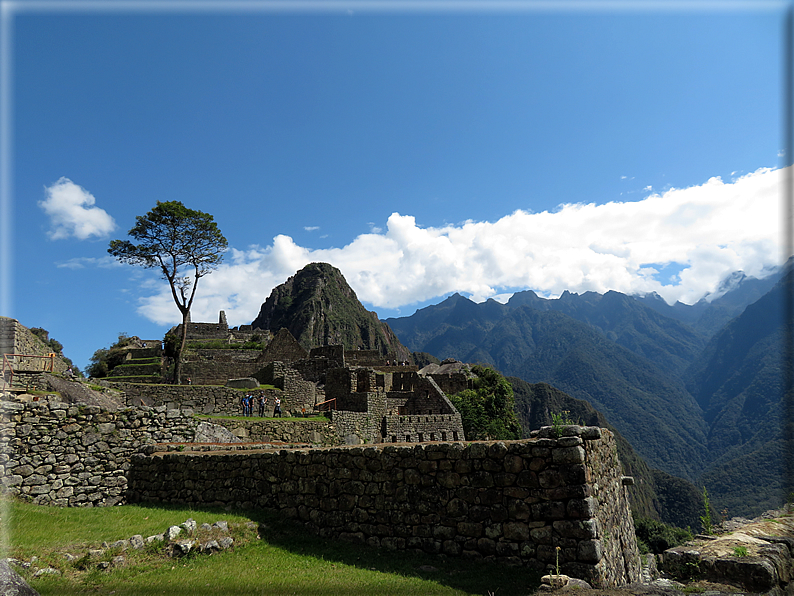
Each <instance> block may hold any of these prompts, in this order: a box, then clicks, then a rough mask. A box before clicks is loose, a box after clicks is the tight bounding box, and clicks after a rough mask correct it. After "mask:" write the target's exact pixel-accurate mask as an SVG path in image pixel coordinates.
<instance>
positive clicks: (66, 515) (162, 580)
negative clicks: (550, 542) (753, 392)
mask: <svg viewBox="0 0 794 596" xmlns="http://www.w3.org/2000/svg"><path fill="white" fill-rule="evenodd" d="M5 509H6V511H5V512H4V515H3V523H4V525H5V523H6V522H7V520H10V530H11V543H12V546H11V547H10V552H9V553H8V556H13V557H16V558H18V559H24V560H27V561H29V560H30V559H31V557H32V556H34V555H35V556H37V557H39V561H37V562H36V563H35V565H36V566H39V567H46V566H47V565H48V564H49V565H51V566H53V567H55V568H57V569H59V570H61V571H62V575H60V576H43V577H39V578H33V577H32V572H30V571H22V572H21V573H22V575H23V576H24V577H25V578H26V579H27V580H28V582H29V583H30V584H31V586H32V587H33V588H35V589H36V590H38V591H39V592H40V593H41V594H42V595H43V596H47V595H64V596H68V595H71V594H115V595H116V596H133V595H142V596H148V595H149V594H173V595H177V596H181V595H185V596H187V595H197V594H200V595H204V594H207V595H210V596H216V595H217V596H221V595H225V594H228V595H238V594H244V595H249V594H250V595H269V594H297V595H310V594H318V595H325V594H328V595H331V594H382V595H392V594H406V595H407V594H412V595H413V594H439V595H441V594H443V595H452V594H457V595H463V594H481V595H487V594H489V593H493V594H498V595H499V596H506V595H508V596H509V595H526V594H531V593H533V592H534V591H535V590H536V588H537V586H538V584H539V574H537V573H534V572H531V571H529V570H527V569H525V568H511V567H505V566H501V565H496V564H484V563H481V562H477V561H465V560H462V559H458V558H454V559H453V558H443V557H439V556H434V555H424V554H417V553H406V552H394V551H387V550H381V549H374V548H369V547H365V546H361V545H354V544H350V543H347V542H340V541H331V540H327V539H321V538H318V537H316V536H315V535H313V534H311V533H309V532H308V531H307V530H305V529H304V528H303V526H301V525H299V524H296V523H294V522H292V521H290V520H285V519H281V518H279V517H277V516H276V515H275V514H273V513H270V512H265V511H245V512H243V511H236V512H228V511H223V510H212V509H201V510H196V509H192V508H186V507H182V508H175V507H168V508H166V507H160V506H158V507H153V506H142V505H124V506H122V507H108V508H63V509H60V508H54V507H38V506H35V505H30V504H27V503H19V502H16V501H11V502H9V503H7V506H6V508H5ZM188 518H193V519H194V520H196V522H197V523H198V524H199V525H201V523H203V522H207V523H210V524H211V523H213V522H215V521H219V520H225V521H227V522H228V523H229V528H230V531H231V535H232V536H233V537H234V540H235V546H234V547H233V548H232V549H230V550H228V551H224V552H221V553H216V554H213V555H200V554H196V555H195V556H193V555H190V556H188V557H185V558H179V559H175V558H170V557H168V556H166V555H165V554H164V553H163V552H156V551H155V550H154V549H144V550H141V551H132V550H128V551H127V552H125V553H124V555H125V557H126V561H125V563H124V564H123V565H122V566H120V567H113V568H111V569H109V570H106V571H101V570H98V569H96V566H95V562H94V563H93V564H90V565H88V566H87V569H86V570H81V569H79V568H78V567H77V566H76V565H75V563H69V562H67V561H66V559H64V556H63V554H64V553H67V552H68V553H71V554H73V555H77V556H81V555H82V554H84V553H85V552H87V549H88V548H98V547H99V546H100V545H101V543H102V542H108V543H112V542H113V541H115V540H120V539H123V538H129V537H130V536H133V535H134V534H141V535H142V536H144V537H146V536H149V535H152V534H158V533H161V532H163V531H164V530H165V529H166V528H167V527H168V526H171V525H179V524H181V523H182V522H184V521H185V520H187V519H188ZM251 521H253V522H256V524H258V526H259V528H260V530H259V533H258V535H259V537H257V531H256V530H255V529H253V528H250V527H248V525H246V524H247V522H251ZM116 554H119V553H117V552H111V551H108V552H107V554H106V555H105V557H104V559H103V560H110V559H111V558H112V556H113V555H116ZM99 560H102V559H97V560H96V561H99Z"/></svg>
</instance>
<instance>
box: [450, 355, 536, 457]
mask: <svg viewBox="0 0 794 596" xmlns="http://www.w3.org/2000/svg"><path fill="white" fill-rule="evenodd" d="M472 372H473V373H474V374H475V375H477V376H476V378H475V379H474V383H473V386H474V388H473V389H466V390H465V391H461V392H460V393H457V394H455V395H451V396H450V398H449V399H450V401H451V402H452V403H453V405H454V406H455V407H456V408H457V409H458V411H459V412H460V416H461V418H462V421H463V432H465V433H466V438H467V439H469V440H472V441H476V440H484V439H506V440H511V439H519V438H521V425H520V424H519V422H518V419H517V418H516V413H515V405H514V401H513V388H512V387H511V386H510V383H508V382H507V379H505V378H504V377H503V376H502V375H500V374H499V373H498V372H497V371H495V370H494V369H492V368H487V367H484V366H475V367H473V368H472Z"/></svg>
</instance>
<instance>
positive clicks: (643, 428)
mask: <svg viewBox="0 0 794 596" xmlns="http://www.w3.org/2000/svg"><path fill="white" fill-rule="evenodd" d="M486 358H487V361H488V362H489V363H490V364H492V365H493V366H495V367H496V368H497V369H498V370H500V371H502V373H503V374H505V375H509V376H516V377H519V378H521V379H524V380H525V381H528V382H530V383H538V382H546V383H549V384H551V385H553V386H555V387H557V388H559V389H561V390H562V391H564V392H565V393H568V394H569V395H571V396H572V397H575V398H578V399H584V400H586V401H588V402H589V403H590V404H592V405H593V406H594V407H595V408H596V409H597V410H598V411H600V412H601V413H602V414H604V415H605V416H606V417H607V419H608V420H609V421H610V422H611V423H612V424H613V425H614V426H615V428H617V429H618V430H619V431H620V432H621V434H623V435H624V436H625V437H626V438H627V439H628V440H629V441H630V442H631V444H632V445H633V446H634V448H635V449H636V450H637V451H638V453H640V455H642V456H643V457H644V458H645V459H646V460H648V462H649V463H650V464H651V465H653V466H654V467H657V468H659V469H662V470H664V471H666V472H668V473H670V474H674V475H676V476H681V477H684V478H689V479H694V478H695V477H696V476H697V474H698V473H699V471H700V469H702V466H703V463H704V462H703V459H704V450H703V445H704V443H705V439H706V433H705V425H704V424H703V422H702V418H700V416H699V412H700V408H699V406H698V405H697V403H696V402H695V401H694V400H693V399H692V397H691V396H690V395H689V394H688V393H687V392H686V391H684V390H683V388H682V387H681V386H680V385H679V384H677V383H676V382H675V381H673V380H671V379H670V378H669V377H667V376H666V375H665V374H664V373H663V372H662V371H660V370H659V369H657V368H656V367H655V366H654V365H653V364H652V363H650V362H649V361H648V360H647V359H645V358H643V357H642V356H638V355H636V354H633V353H631V352H629V351H628V350H626V349H625V348H622V347H621V346H618V345H616V344H615V343H614V342H612V341H610V340H608V339H606V338H605V337H604V336H603V335H602V334H601V333H599V332H598V331H596V330H594V329H592V328H591V327H590V326H588V325H586V324H584V323H581V322H579V321H576V320H574V319H572V318H571V317H569V316H567V315H564V314H562V313H559V312H553V311H550V312H541V311H537V310H533V309H531V308H528V307H521V308H516V309H513V310H512V311H511V312H510V313H509V315H508V316H507V317H505V318H504V319H503V320H502V321H500V322H499V323H498V324H496V325H494V327H493V328H492V329H491V330H490V331H489V332H488V334H487V336H486V337H485V338H484V339H483V340H482V342H481V344H480V346H479V347H478V348H477V349H476V350H474V351H473V352H471V353H470V354H468V357H467V358H466V359H465V361H467V362H475V361H477V360H478V359H480V360H481V359H486Z"/></svg>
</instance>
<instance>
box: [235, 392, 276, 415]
mask: <svg viewBox="0 0 794 596" xmlns="http://www.w3.org/2000/svg"><path fill="white" fill-rule="evenodd" d="M267 402H268V398H267V397H266V396H265V393H264V392H263V391H260V392H259V393H257V394H253V393H246V394H245V395H244V396H243V397H242V398H241V399H240V405H241V406H242V407H243V416H253V415H254V404H255V403H256V404H257V405H258V406H259V417H260V418H264V417H265V408H266V407H267ZM276 416H278V417H279V418H281V398H279V397H276V400H275V404H274V406H273V417H276Z"/></svg>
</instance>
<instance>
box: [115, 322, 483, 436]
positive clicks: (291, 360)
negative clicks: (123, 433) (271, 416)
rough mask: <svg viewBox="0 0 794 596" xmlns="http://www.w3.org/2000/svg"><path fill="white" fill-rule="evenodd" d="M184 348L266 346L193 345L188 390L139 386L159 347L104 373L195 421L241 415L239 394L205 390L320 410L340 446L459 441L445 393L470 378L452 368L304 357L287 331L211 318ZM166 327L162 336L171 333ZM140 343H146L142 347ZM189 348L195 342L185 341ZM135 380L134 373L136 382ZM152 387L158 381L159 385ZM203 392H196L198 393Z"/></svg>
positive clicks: (340, 351) (298, 411) (362, 357)
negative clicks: (253, 345) (249, 345)
mask: <svg viewBox="0 0 794 596" xmlns="http://www.w3.org/2000/svg"><path fill="white" fill-rule="evenodd" d="M188 326H189V327H188V334H187V337H188V339H189V340H191V341H194V342H196V341H198V342H199V343H200V342H201V341H212V340H224V341H228V342H229V343H230V344H231V343H243V342H244V341H248V340H250V339H251V338H252V337H254V336H257V335H258V336H259V337H258V339H260V340H262V339H264V340H265V341H267V345H266V347H265V349H264V350H262V351H259V350H240V349H231V348H230V349H216V348H215V349H208V348H201V347H192V348H191V349H190V350H189V353H187V354H185V355H184V357H183V361H182V379H183V381H184V382H186V380H187V379H190V384H191V387H190V389H179V388H169V389H168V390H165V389H163V388H162V387H161V386H158V387H154V386H153V387H151V388H147V387H145V386H141V385H140V383H147V382H148V383H151V382H152V379H154V378H155V377H154V376H153V375H152V370H153V369H152V367H158V366H159V367H160V368H159V370H160V371H162V370H163V368H164V367H162V365H161V364H154V362H160V360H161V359H162V346H161V343H160V342H149V341H146V342H139V343H140V344H141V345H138V344H135V345H133V346H131V347H130V349H129V351H128V356H127V360H126V361H125V364H124V365H123V367H116V368H114V369H113V370H112V371H111V374H110V375H109V376H108V379H107V380H108V381H114V384H119V383H122V384H123V385H124V387H123V388H124V390H125V391H126V393H127V401H128V403H129V404H130V405H136V406H140V405H146V406H158V405H162V404H168V405H169V406H170V407H189V408H191V409H193V410H195V411H198V412H201V413H203V414H217V415H231V416H236V415H239V413H240V407H239V403H238V401H237V400H238V399H239V398H238V396H239V393H235V392H232V394H231V395H229V396H220V395H219V394H218V391H217V390H216V389H213V388H212V387H213V386H214V387H217V386H228V387H233V388H251V389H255V388H257V387H258V386H260V384H261V385H270V386H273V387H275V388H276V389H275V390H273V389H268V390H266V391H265V393H266V395H268V397H269V398H270V403H271V404H272V403H273V401H274V398H275V397H276V396H278V397H279V398H280V399H281V403H282V410H283V411H284V412H285V413H286V414H287V415H293V416H301V415H305V414H306V413H315V412H318V411H323V412H325V415H326V416H327V417H328V418H330V419H331V420H332V422H333V423H334V426H335V427H336V429H337V434H338V435H339V440H340V442H345V443H381V442H406V441H407V442H425V441H447V440H463V439H464V438H465V437H464V432H463V424H462V421H461V417H460V413H459V412H458V411H457V410H456V409H455V407H454V406H453V405H452V403H451V402H450V401H449V399H448V398H447V396H446V395H445V393H446V394H452V393H457V392H458V391H461V390H462V389H465V388H467V387H468V386H469V385H470V383H471V381H470V379H468V377H467V375H466V374H465V372H462V371H461V369H460V366H462V365H461V363H457V365H458V366H457V368H455V366H454V365H453V366H451V367H450V366H446V367H444V366H442V367H438V366H436V367H435V369H433V370H432V371H429V372H430V374H425V373H424V372H423V371H420V370H419V368H418V367H417V366H414V365H409V364H407V363H397V362H396V359H395V358H388V357H386V358H384V357H383V356H382V355H381V354H380V353H379V352H378V351H377V350H347V349H345V348H344V347H343V346H341V345H332V346H320V347H316V348H312V349H311V350H308V351H307V350H306V349H305V348H304V347H303V346H301V345H300V343H299V342H298V341H297V340H296V339H295V338H294V337H293V335H292V334H291V333H290V332H289V331H288V330H287V329H281V330H280V331H279V332H278V333H276V334H275V335H272V334H271V333H270V331H266V330H261V329H256V330H255V329H252V328H251V326H250V325H242V326H240V327H239V328H238V327H235V328H231V329H230V328H229V326H228V324H227V322H226V316H225V313H224V312H223V311H221V312H220V315H219V318H218V322H217V323H193V322H190V323H188ZM179 331H180V327H179V326H177V327H174V328H173V329H172V330H171V331H170V332H169V333H174V332H179ZM144 344H145V345H144ZM194 346H195V344H194ZM136 375H137V376H136ZM160 382H161V381H160ZM202 388H204V389H202Z"/></svg>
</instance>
